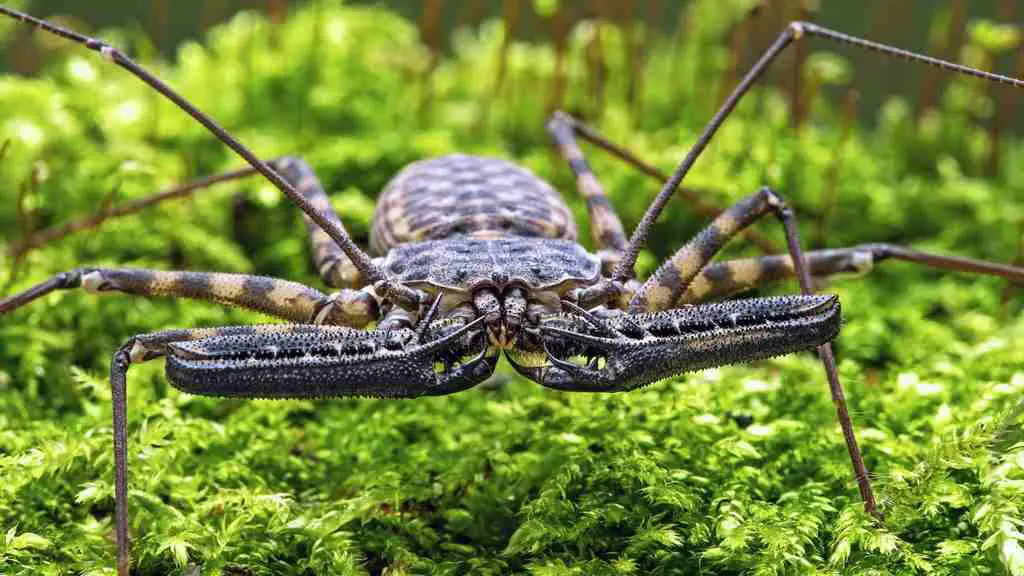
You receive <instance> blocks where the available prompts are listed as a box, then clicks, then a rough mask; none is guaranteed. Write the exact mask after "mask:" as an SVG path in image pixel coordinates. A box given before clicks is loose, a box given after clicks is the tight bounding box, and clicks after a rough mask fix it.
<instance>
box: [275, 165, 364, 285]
mask: <svg viewBox="0 0 1024 576" xmlns="http://www.w3.org/2000/svg"><path fill="white" fill-rule="evenodd" d="M272 166H273V168H274V170H277V171H278V173H280V174H281V177H282V178H284V179H285V180H286V181H287V182H288V183H289V184H291V185H292V186H293V187H294V188H295V189H296V190H297V191H298V192H299V194H301V195H302V197H303V198H305V199H306V200H307V201H308V202H309V203H310V204H311V205H313V206H314V207H315V208H316V209H317V210H318V211H320V213H321V214H323V215H324V216H326V217H327V218H328V219H330V220H333V221H334V222H335V223H336V224H337V226H338V227H339V228H342V229H344V226H343V225H342V223H341V220H340V219H339V218H338V215H337V214H336V213H335V212H334V208H332V207H331V201H330V200H329V199H328V198H327V192H325V191H324V187H323V185H321V184H320V180H319V179H318V178H317V177H316V173H315V172H314V171H313V169H312V168H310V166H309V164H306V162H305V161H304V160H302V159H301V158H296V157H286V158H281V159H280V160H275V161H274V162H273V164H272ZM302 219H303V220H304V221H305V223H306V230H308V231H309V241H310V244H311V247H312V250H313V266H315V267H316V270H317V272H318V273H319V274H320V277H321V278H323V279H324V282H326V283H327V285H328V286H331V287H334V288H356V289H358V288H362V287H363V286H365V285H366V280H365V279H364V278H363V276H362V273H360V272H359V270H358V269H357V268H356V267H355V265H354V264H353V263H352V261H351V260H349V258H348V257H347V256H345V253H344V252H342V251H341V248H339V247H338V244H337V243H336V242H335V241H334V240H332V239H331V237H330V236H328V235H327V233H326V232H324V230H323V228H321V227H320V226H319V225H317V223H316V222H313V220H312V219H311V218H310V217H309V216H308V215H306V214H303V215H302Z"/></svg>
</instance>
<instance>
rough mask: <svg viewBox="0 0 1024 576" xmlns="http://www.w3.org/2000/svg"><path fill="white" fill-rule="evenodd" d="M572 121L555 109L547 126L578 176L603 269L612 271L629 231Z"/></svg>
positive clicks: (623, 247)
mask: <svg viewBox="0 0 1024 576" xmlns="http://www.w3.org/2000/svg"><path fill="white" fill-rule="evenodd" d="M573 122H574V120H573V118H572V117H570V116H568V115H567V114H564V113H562V112H555V113H554V114H553V115H552V116H551V118H550V119H549V120H548V124H547V129H548V132H549V133H550V134H551V137H552V138H553V139H554V140H555V144H556V145H557V146H558V150H559V151H560V152H561V153H562V157H564V158H565V161H566V162H568V163H569V168H571V169H572V171H573V174H575V175H576V186H577V188H579V191H580V193H581V194H583V198H584V199H586V201H587V212H588V213H589V214H590V234H591V236H592V237H593V238H594V243H595V244H596V245H597V247H598V255H599V256H600V257H601V262H602V264H603V266H604V268H605V269H606V271H610V270H611V269H612V268H614V267H615V264H616V263H617V262H618V261H619V259H620V258H621V254H622V250H623V249H625V248H626V245H627V241H626V233H625V231H624V230H623V228H622V222H620V221H619V215H618V214H616V213H615V208H613V207H612V205H611V203H610V202H609V201H608V195H607V194H605V191H604V188H602V187H601V183H600V182H598V180H597V177H596V176H594V173H593V172H592V171H591V170H590V166H588V165H587V161H586V160H585V159H584V158H583V151H582V150H580V147H579V145H577V144H576V136H575V134H574V132H573Z"/></svg>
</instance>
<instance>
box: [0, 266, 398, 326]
mask: <svg viewBox="0 0 1024 576" xmlns="http://www.w3.org/2000/svg"><path fill="white" fill-rule="evenodd" d="M69 288H84V289H85V290H87V291H89V292H122V293H125V294H134V295H139V296H169V297H171V298H193V299H197V300H207V301H210V302H217V303H220V304H225V305H228V306H235V307H239V308H248V309H250V310H257V311H259V312H264V313H266V314H269V315H271V316H276V317H278V318H282V319H284V320H289V321H291V322H308V323H315V324H328V325H341V326H352V327H362V326H366V325H367V324H369V323H370V322H373V321H376V320H377V315H378V309H377V301H376V300H375V299H374V298H373V296H371V295H370V294H368V293H366V292H361V291H356V290H350V289H343V290H341V291H340V292H336V293H334V294H331V295H330V296H328V295H326V294H323V293H321V292H319V291H317V290H314V289H312V288H309V287H308V286H304V285H302V284H299V283H297V282H290V281H288V280H278V279H276V278H268V277H265V276H250V275H246V274H225V273H214V272H163V271H159V270H145V269H139V268H80V269H77V270H72V271H70V272H62V273H60V274H57V275H55V276H53V277H51V278H50V279H49V280H46V281H45V282H42V283H39V284H37V285H35V286H33V287H31V288H29V289H28V290H25V291H24V292H20V293H18V294H15V295H13V296H10V297H8V298H5V299H3V300H0V314H6V313H8V312H10V311H12V310H14V309H15V308H18V307H20V306H23V305H25V304H27V303H29V302H31V301H33V300H35V299H37V298H39V297H41V296H43V295H45V294H48V293H50V292H52V291H54V290H64V289H69Z"/></svg>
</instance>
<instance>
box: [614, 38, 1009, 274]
mask: <svg viewBox="0 0 1024 576" xmlns="http://www.w3.org/2000/svg"><path fill="white" fill-rule="evenodd" d="M805 35H810V36H818V37H820V38H825V39H828V40H832V41H833V42H840V43H845V44H851V45H853V46H858V47H860V48H867V49H869V50H874V51H876V52H881V53H883V54H887V55H890V56H897V57H899V58H904V59H907V60H913V61H915V62H921V63H924V64H928V65H931V66H937V67H939V68H942V69H944V70H949V71H952V72H957V73H959V74H965V75H967V76H974V77H976V78H982V79H985V80H991V81H993V82H1000V83H1003V84H1009V85H1011V86H1015V87H1017V88H1024V80H1018V79H1016V78H1010V77H1009V76H1002V75H1000V74H993V73H991V72H984V71H982V70H978V69H975V68H971V67H969V66H962V65H960V64H954V63H952V62H947V61H945V60H940V59H938V58H932V57H930V56H924V55H922V54H917V53H915V52H910V51H908V50H902V49H900V48H896V47H894V46H889V45H887V44H880V43H878V42H872V41H870V40H864V39H862V38H857V37H855V36H850V35H848V34H843V33H841V32H836V31H834V30H829V29H828V28H823V27H821V26H818V25H816V24H811V23H809V22H791V23H790V24H789V25H788V26H786V29H785V30H783V31H782V33H781V34H779V36H778V38H776V40H775V42H774V43H773V44H772V45H771V47H769V48H768V50H766V51H765V53H764V54H763V55H762V56H761V58H760V59H759V60H758V61H757V63H756V64H754V67H753V68H751V69H750V71H749V72H747V75H746V76H744V77H743V79H742V80H740V83H739V85H737V86H736V89H735V90H733V92H732V93H731V94H730V95H729V97H728V98H726V100H725V102H724V103H723V104H722V107H721V108H719V109H718V112H716V113H715V115H714V116H713V117H712V118H711V121H710V122H708V124H707V126H706V127H705V128H704V131H703V132H702V133H701V135H700V137H699V138H698V139H697V142H696V143H694V145H693V147H692V148H690V151H689V152H687V154H686V157H684V158H683V160H682V162H680V164H679V166H678V167H677V168H676V169H675V171H674V172H673V173H672V176H671V177H670V178H669V179H668V181H666V182H665V185H664V187H662V189H661V192H659V193H658V196H657V197H656V198H655V199H654V201H653V202H651V205H650V207H648V208H647V212H646V213H645V214H644V217H643V218H642V219H641V220H640V223H639V224H637V227H636V230H634V231H633V236H632V237H631V238H630V239H629V246H628V247H627V248H626V251H625V252H624V253H623V257H622V260H621V261H620V262H619V264H618V266H617V267H616V269H615V272H614V273H613V274H612V277H613V278H614V279H615V280H618V281H619V282H625V281H627V280H629V279H630V278H633V276H634V275H635V274H636V271H635V270H634V267H635V265H636V259H637V256H639V254H640V249H641V248H642V247H643V246H644V244H645V243H646V242H647V236H648V235H649V234H650V232H651V226H652V225H653V224H654V222H655V220H657V219H658V215H659V214H661V212H662V210H664V209H665V205H666V204H668V201H669V199H670V198H671V197H672V195H673V194H675V191H676V188H678V187H679V184H680V183H682V181H683V178H685V177H686V174H687V173H688V172H689V171H690V169H691V168H692V167H693V165H694V163H695V162H696V161H697V158H698V157H699V156H700V154H701V152H703V151H704V149H705V148H707V146H708V144H709V143H710V142H711V139H712V138H713V137H714V135H715V133H716V132H717V131H718V129H719V128H720V127H721V126H722V123H724V122H725V119H726V118H728V116H729V114H730V113H732V111H733V109H734V108H736V105H737V104H738V103H739V101H740V99H741V98H743V95H744V94H746V93H747V92H748V91H749V90H750V88H751V87H752V86H753V85H754V83H755V82H757V81H758V80H759V79H760V78H761V77H762V76H763V75H764V73H765V71H767V69H768V66H769V65H771V63H772V61H774V60H775V58H777V57H778V55H779V54H781V53H782V51H783V50H785V49H786V47H787V46H789V45H790V44H792V43H793V41H795V40H801V39H802V38H803V37H804V36H805Z"/></svg>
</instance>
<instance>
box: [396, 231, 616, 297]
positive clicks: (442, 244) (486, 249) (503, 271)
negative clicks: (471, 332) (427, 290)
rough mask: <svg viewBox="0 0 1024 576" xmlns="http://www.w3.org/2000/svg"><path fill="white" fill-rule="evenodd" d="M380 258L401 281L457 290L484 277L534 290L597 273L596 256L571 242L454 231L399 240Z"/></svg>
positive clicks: (578, 281) (484, 280) (583, 279)
mask: <svg viewBox="0 0 1024 576" xmlns="http://www.w3.org/2000/svg"><path fill="white" fill-rule="evenodd" d="M438 262H444V265H443V266H439V265H438V264H437V263H438ZM384 263H385V264H384V267H385V269H386V270H387V271H388V272H390V273H392V274H394V276H395V277H396V278H399V279H401V280H402V282H404V283H408V284H412V285H416V284H420V283H425V284H430V285H432V286H437V287H441V288H444V289H447V290H452V291H460V292H461V291H466V290H467V289H468V288H470V287H472V286H474V285H480V284H482V283H488V282H490V283H491V284H494V285H497V286H502V285H505V284H508V283H510V282H516V281H518V282H519V283H520V284H522V285H523V286H524V287H529V288H531V289H535V290H551V289H554V290H555V291H556V292H562V291H563V290H558V289H557V288H558V287H560V286H561V285H570V284H572V285H575V284H584V285H588V284H593V283H595V282H597V280H598V278H599V275H600V273H601V267H600V262H599V261H598V259H597V257H596V256H594V255H592V254H590V253H588V252H587V251H586V250H584V249H583V247H582V246H580V245H579V244H577V243H575V242H572V241H569V240H557V239H549V238H518V237H515V236H509V237H505V238H495V239H492V240H486V239H480V238H473V237H466V236H456V237H453V238H448V239H445V240H431V241H427V242H417V243H414V244H403V245H401V246H398V247H396V248H393V249H392V250H391V251H390V252H389V253H388V256H387V258H386V259H385V260H384Z"/></svg>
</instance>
